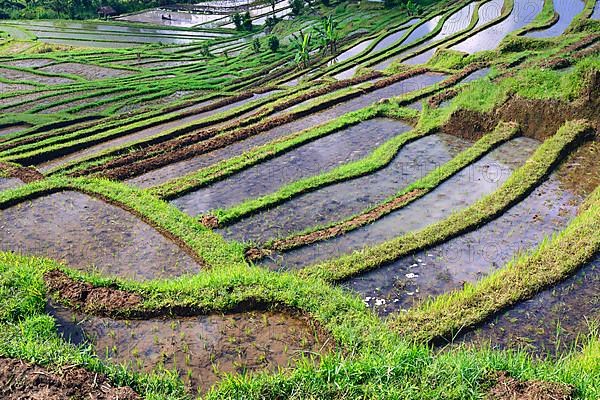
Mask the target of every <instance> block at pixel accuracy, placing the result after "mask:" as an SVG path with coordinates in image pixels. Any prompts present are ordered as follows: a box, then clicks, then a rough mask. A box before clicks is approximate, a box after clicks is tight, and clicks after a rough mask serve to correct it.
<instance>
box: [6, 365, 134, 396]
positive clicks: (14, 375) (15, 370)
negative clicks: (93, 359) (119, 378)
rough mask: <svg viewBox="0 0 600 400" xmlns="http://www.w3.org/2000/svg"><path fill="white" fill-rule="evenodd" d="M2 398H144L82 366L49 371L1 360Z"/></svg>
mask: <svg viewBox="0 0 600 400" xmlns="http://www.w3.org/2000/svg"><path fill="white" fill-rule="evenodd" d="M0 397H1V398H2V399H4V400H64V399H90V400H117V399H118V400H137V399H140V398H141V397H140V396H139V395H138V394H137V393H135V392H134V391H133V389H131V388H130V387H113V386H112V385H111V384H110V382H109V381H108V379H107V378H106V377H105V376H104V375H102V374H98V373H94V372H90V371H87V370H85V369H84V368H81V367H75V366H65V367H62V368H57V369H56V370H54V369H52V370H50V369H48V368H44V367H40V366H36V365H33V364H29V363H27V362H25V361H22V360H17V359H12V358H0Z"/></svg>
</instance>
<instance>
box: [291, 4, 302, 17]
mask: <svg viewBox="0 0 600 400" xmlns="http://www.w3.org/2000/svg"><path fill="white" fill-rule="evenodd" d="M290 8H291V9H292V14H294V15H300V14H302V10H303V9H304V0H290Z"/></svg>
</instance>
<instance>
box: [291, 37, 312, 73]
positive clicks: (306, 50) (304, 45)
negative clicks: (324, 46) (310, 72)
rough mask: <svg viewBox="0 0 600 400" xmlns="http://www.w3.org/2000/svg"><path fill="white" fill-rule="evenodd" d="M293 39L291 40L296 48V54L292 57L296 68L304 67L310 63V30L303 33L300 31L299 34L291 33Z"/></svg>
mask: <svg viewBox="0 0 600 400" xmlns="http://www.w3.org/2000/svg"><path fill="white" fill-rule="evenodd" d="M292 36H293V38H294V40H293V41H292V46H293V47H294V49H295V50H296V56H295V57H294V61H295V62H296V65H297V66H298V68H301V69H306V68H308V66H309V65H310V51H311V48H310V44H311V43H310V41H311V34H310V32H308V33H304V32H302V31H300V33H299V35H296V34H292Z"/></svg>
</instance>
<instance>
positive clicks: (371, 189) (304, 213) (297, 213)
mask: <svg viewBox="0 0 600 400" xmlns="http://www.w3.org/2000/svg"><path fill="white" fill-rule="evenodd" d="M468 146H469V142H467V141H464V140H461V139H458V138H457V137H455V136H450V135H444V134H440V135H431V136H427V137H425V138H422V139H419V140H417V141H414V142H411V143H408V144H406V145H405V146H404V147H403V148H402V149H401V150H400V151H399V152H398V154H397V155H396V157H395V158H394V160H392V162H391V163H390V164H389V165H388V166H387V167H385V168H383V169H382V170H380V171H377V172H375V173H373V174H370V175H367V176H363V177H360V178H356V179H352V180H348V181H344V182H340V183H337V184H334V185H331V186H327V187H324V188H321V189H319V190H317V191H315V192H312V193H307V194H305V195H302V196H300V197H297V198H295V199H292V200H290V201H287V202H285V203H283V204H281V205H279V206H277V207H275V208H272V209H270V210H266V211H264V212H261V213H259V214H256V215H253V216H251V217H249V218H246V219H244V220H242V221H240V222H238V223H236V224H234V225H232V226H230V227H228V228H227V229H225V230H223V231H222V232H221V233H222V234H223V235H224V236H225V237H227V238H232V239H236V240H242V241H254V242H263V241H265V239H268V238H274V237H285V236H288V235H290V234H292V233H294V232H301V231H303V230H305V229H308V228H311V227H313V226H315V225H327V224H330V223H333V222H336V221H340V220H343V219H345V218H349V217H351V216H353V215H355V214H357V213H359V212H361V211H362V210H364V209H366V208H368V207H369V206H371V205H375V204H378V203H380V202H382V201H383V200H385V199H386V198H388V197H390V196H393V195H394V194H396V193H397V192H398V191H399V190H401V189H402V188H404V187H406V186H407V185H409V184H410V183H412V182H414V181H416V180H417V179H420V178H422V177H423V176H425V175H427V174H428V173H429V172H431V171H432V170H434V169H435V168H437V167H439V166H440V165H443V164H444V163H446V162H448V161H449V160H450V159H451V158H452V157H453V156H455V155H456V154H458V153H459V152H460V151H462V150H464V149H465V148H467V147H468Z"/></svg>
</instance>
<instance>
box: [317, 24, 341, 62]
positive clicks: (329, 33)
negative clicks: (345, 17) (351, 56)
mask: <svg viewBox="0 0 600 400" xmlns="http://www.w3.org/2000/svg"><path fill="white" fill-rule="evenodd" d="M315 29H316V31H317V34H318V35H319V42H320V43H321V48H322V51H323V54H326V53H327V50H328V49H329V52H330V53H331V54H335V53H336V51H337V42H338V31H337V22H335V20H334V19H333V16H331V15H330V16H328V17H324V18H323V19H322V20H321V26H320V27H316V28H315Z"/></svg>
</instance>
